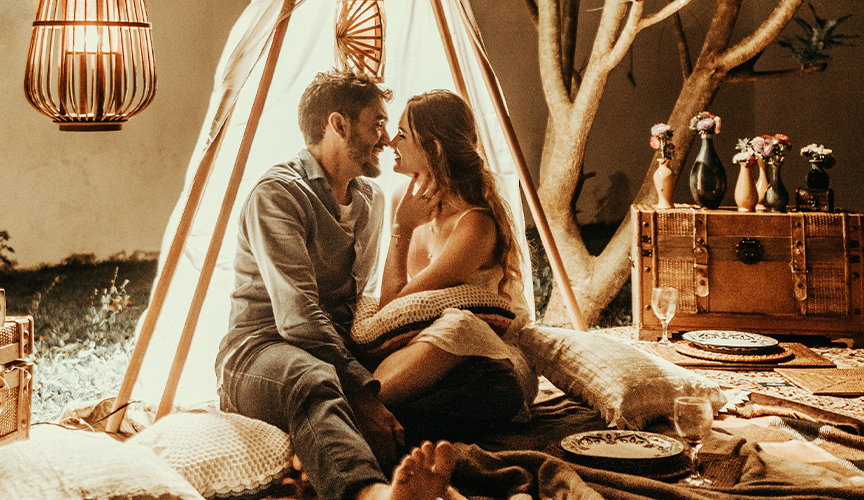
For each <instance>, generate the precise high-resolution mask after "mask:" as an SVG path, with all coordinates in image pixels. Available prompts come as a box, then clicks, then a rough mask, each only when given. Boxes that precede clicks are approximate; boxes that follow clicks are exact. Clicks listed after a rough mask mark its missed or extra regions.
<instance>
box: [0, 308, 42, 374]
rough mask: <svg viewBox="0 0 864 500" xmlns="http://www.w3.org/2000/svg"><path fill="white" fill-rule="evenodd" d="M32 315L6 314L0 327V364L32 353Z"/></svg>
mask: <svg viewBox="0 0 864 500" xmlns="http://www.w3.org/2000/svg"><path fill="white" fill-rule="evenodd" d="M33 330H34V328H33V316H6V321H5V322H4V323H3V326H2V327H0V364H5V363H8V362H10V361H14V360H16V359H23V358H25V357H27V356H29V355H31V354H33Z"/></svg>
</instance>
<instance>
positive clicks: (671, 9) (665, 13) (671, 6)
mask: <svg viewBox="0 0 864 500" xmlns="http://www.w3.org/2000/svg"><path fill="white" fill-rule="evenodd" d="M640 3H641V2H640ZM689 3H690V0H672V1H671V2H669V3H668V4H666V6H665V7H663V8H662V9H660V10H658V11H657V12H655V13H653V14H651V15H650V16H648V17H643V18H642V19H641V20H640V21H639V26H638V28H637V31H642V30H643V29H645V28H647V27H649V26H654V25H655V24H657V23H659V22H660V21H662V20H664V19H666V18H667V17H669V16H671V15H672V14H677V13H678V11H680V10H681V9H683V8H684V7H685V6H686V5H687V4H689Z"/></svg>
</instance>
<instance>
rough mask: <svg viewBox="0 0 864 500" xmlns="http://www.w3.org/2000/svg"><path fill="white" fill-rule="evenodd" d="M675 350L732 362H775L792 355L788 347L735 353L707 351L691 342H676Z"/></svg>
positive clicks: (684, 353)
mask: <svg viewBox="0 0 864 500" xmlns="http://www.w3.org/2000/svg"><path fill="white" fill-rule="evenodd" d="M673 345H674V346H675V350H676V351H678V352H680V353H681V354H683V355H685V356H690V357H691V358H699V359H710V360H712V361H729V362H731V363H775V362H777V361H782V360H784V359H787V358H789V357H791V356H792V353H791V352H790V351H789V350H788V349H784V348H783V347H779V346H776V347H774V348H772V349H771V351H766V352H764V353H759V354H735V353H731V352H717V351H706V350H705V349H702V348H699V347H697V346H694V345H693V344H691V343H689V342H675V344H673Z"/></svg>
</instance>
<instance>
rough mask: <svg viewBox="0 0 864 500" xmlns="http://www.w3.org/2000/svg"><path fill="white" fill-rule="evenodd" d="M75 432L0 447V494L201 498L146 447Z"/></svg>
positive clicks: (46, 499)
mask: <svg viewBox="0 0 864 500" xmlns="http://www.w3.org/2000/svg"><path fill="white" fill-rule="evenodd" d="M80 434H82V435H76V436H63V437H62V438H60V439H38V440H30V441H19V442H17V443H14V444H10V445H7V446H3V447H2V448H0V498H2V499H4V500H5V499H7V498H8V499H22V500H23V499H40V500H83V499H88V500H91V499H106V500H107V499H109V498H110V499H114V498H116V499H119V498H129V499H135V500H202V498H203V497H202V496H201V495H200V494H199V493H198V492H197V491H195V488H193V487H192V485H191V484H189V482H187V481H186V479H184V478H183V476H181V475H180V474H178V473H177V471H175V470H174V469H172V468H171V467H170V466H169V465H168V464H166V463H164V462H162V461H161V460H159V458H158V457H157V456H156V455H155V454H154V453H153V452H152V451H150V450H149V449H147V448H145V447H143V446H138V445H134V444H129V443H120V442H117V441H114V440H113V439H110V438H106V437H104V435H102V437H98V436H94V435H92V434H89V433H83V432H80Z"/></svg>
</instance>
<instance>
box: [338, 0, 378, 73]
mask: <svg viewBox="0 0 864 500" xmlns="http://www.w3.org/2000/svg"><path fill="white" fill-rule="evenodd" d="M383 3H384V2H383V1H382V0H339V1H338V2H337V4H336V5H337V7H336V63H337V65H338V67H339V69H353V70H355V71H362V72H366V73H369V74H370V75H373V76H377V77H379V78H380V77H382V76H383V75H384V24H385V22H384V7H383V5H382V4H383Z"/></svg>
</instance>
